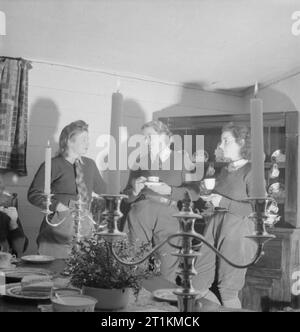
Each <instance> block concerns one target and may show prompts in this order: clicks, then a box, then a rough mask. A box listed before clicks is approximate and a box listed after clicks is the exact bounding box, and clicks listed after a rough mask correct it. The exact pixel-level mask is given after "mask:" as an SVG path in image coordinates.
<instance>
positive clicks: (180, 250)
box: [98, 192, 275, 312]
mask: <svg viewBox="0 0 300 332" xmlns="http://www.w3.org/2000/svg"><path fill="white" fill-rule="evenodd" d="M102 197H103V198H104V199H105V202H106V204H105V211H104V212H103V216H104V218H105V220H106V223H107V228H106V229H105V230H104V231H101V232H99V233H98V234H99V235H101V236H102V237H103V238H104V240H105V241H107V242H108V243H109V246H110V251H111V254H112V255H113V257H114V258H115V259H116V260H117V261H118V262H120V263H121V264H125V265H138V264H141V263H143V262H144V261H145V260H147V259H148V258H149V257H150V256H151V255H152V254H153V253H154V252H156V251H157V250H158V249H159V248H161V247H162V246H163V245H165V244H167V243H168V244H169V245H170V246H171V247H173V248H175V249H177V252H175V253H173V254H172V255H174V256H176V257H178V260H179V264H178V271H177V274H178V275H180V276H181V279H182V287H181V288H178V289H176V291H174V293H175V294H176V295H177V297H178V308H179V311H180V312H193V311H195V309H196V299H197V296H198V295H199V291H197V290H195V289H194V288H193V285H192V278H193V276H195V275H196V274H197V271H196V270H195V259H196V257H197V256H199V255H200V253H199V250H198V249H199V247H200V246H201V245H203V244H205V245H206V246H208V247H209V248H210V249H211V250H212V251H214V252H215V254H216V255H217V256H219V257H220V258H221V259H223V260H225V261H226V262H227V263H228V264H230V265H231V266H233V267H235V268H238V269H244V268H247V267H249V266H251V265H253V264H255V263H256V262H257V261H258V260H259V259H260V257H261V256H262V255H263V247H264V244H265V243H266V242H267V241H269V240H271V239H273V238H274V237H275V236H274V235H271V234H269V233H268V232H267V231H266V228H265V221H266V219H267V215H266V213H265V201H266V200H267V198H250V199H249V201H250V202H251V203H252V204H253V206H254V212H253V213H252V214H251V215H250V218H252V220H253V221H254V223H255V231H254V233H253V235H250V236H247V238H249V239H251V240H253V241H255V243H256V244H257V250H256V254H255V256H254V258H253V259H252V261H251V262H249V263H247V264H244V265H239V264H236V263H234V262H231V261H230V260H229V259H228V258H227V257H225V256H224V255H222V254H221V253H220V252H219V251H218V250H217V249H216V248H215V247H214V246H213V245H212V244H211V243H209V242H208V241H207V240H206V239H205V237H203V236H202V235H201V234H199V233H197V232H196V231H195V230H194V223H195V220H196V219H201V218H202V216H201V214H198V213H197V214H196V213H194V212H193V210H192V201H191V198H190V196H189V193H188V192H186V194H185V198H184V200H183V207H182V210H181V211H180V212H178V213H177V214H175V215H174V217H176V218H177V220H178V222H179V230H178V232H177V233H175V234H171V235H170V236H168V237H167V238H166V239H164V240H163V241H162V242H161V243H159V244H158V245H156V246H155V247H154V248H153V249H152V250H151V251H150V252H149V253H148V254H147V255H146V256H145V257H144V258H143V259H141V260H138V261H135V262H126V261H123V260H122V259H120V258H119V257H118V256H117V255H116V253H115V251H114V246H113V243H114V241H117V240H120V239H121V238H123V237H124V236H126V234H125V233H123V232H120V231H119V230H118V220H119V219H120V218H121V217H122V213H121V211H120V204H121V201H122V199H123V198H125V197H126V196H125V195H102ZM178 238H180V239H181V243H180V245H178V244H175V243H174V242H173V241H174V239H178ZM193 239H197V240H198V241H199V243H198V244H196V245H193V244H192V240H193Z"/></svg>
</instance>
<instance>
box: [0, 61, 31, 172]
mask: <svg viewBox="0 0 300 332" xmlns="http://www.w3.org/2000/svg"><path fill="white" fill-rule="evenodd" d="M30 68H31V65H30V62H28V61H26V60H24V59H20V58H18V59H14V58H8V57H0V169H2V170H7V171H13V172H15V173H18V174H19V175H27V168H26V147H27V130H28V129H27V117H28V70H29V69H30Z"/></svg>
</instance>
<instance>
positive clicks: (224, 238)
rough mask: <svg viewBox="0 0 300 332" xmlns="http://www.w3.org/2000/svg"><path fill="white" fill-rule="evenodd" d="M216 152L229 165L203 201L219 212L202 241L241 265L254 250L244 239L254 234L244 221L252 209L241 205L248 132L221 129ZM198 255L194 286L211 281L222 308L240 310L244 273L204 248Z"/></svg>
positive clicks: (246, 185)
mask: <svg viewBox="0 0 300 332" xmlns="http://www.w3.org/2000/svg"><path fill="white" fill-rule="evenodd" d="M219 149H221V150H222V152H223V156H224V159H225V160H227V161H229V163H228V166H227V167H225V168H223V169H222V170H221V172H220V174H219V176H218V177H217V179H216V185H215V188H214V189H213V191H212V193H211V194H210V195H208V196H204V199H205V200H206V201H207V202H209V203H210V204H211V205H213V207H215V208H220V209H221V210H220V211H223V212H216V213H213V214H212V215H211V216H210V217H209V218H208V226H207V229H206V231H205V238H206V240H208V241H209V242H210V243H212V244H213V245H214V246H215V247H216V248H217V249H218V250H219V251H220V252H221V253H222V254H223V255H224V256H225V257H227V258H228V259H229V260H231V261H233V262H234V263H236V264H245V263H246V262H249V261H250V260H251V258H252V257H253V255H254V252H255V248H256V246H255V244H254V243H253V242H251V240H249V239H246V238H245V236H247V235H250V234H252V233H253V230H254V224H253V222H252V220H250V219H249V218H248V217H249V215H250V214H251V213H252V212H253V209H252V205H251V204H250V203H248V202H245V201H243V200H244V199H246V198H247V197H249V196H250V192H251V188H250V185H251V165H250V163H249V158H250V132H249V129H248V128H247V127H244V126H237V125H234V124H233V123H229V124H228V125H226V126H224V127H223V128H222V136H221V143H220V145H219ZM222 208H223V210H222ZM200 252H201V254H202V255H201V256H200V258H199V259H198V261H197V267H196V269H197V272H198V275H197V276H196V277H195V280H194V286H195V287H196V288H198V289H201V290H202V291H205V290H208V289H209V288H210V287H211V286H212V284H213V282H214V281H215V284H216V287H217V291H218V293H219V294H218V295H219V297H220V299H221V302H222V304H223V305H224V306H227V307H233V308H240V307H241V303H240V300H239V298H238V293H239V291H240V290H241V289H242V287H243V285H244V282H245V274H246V269H236V268H234V267H232V266H230V265H229V264H227V263H226V262H225V261H224V260H222V259H219V258H218V257H216V255H215V254H214V252H213V251H212V250H211V249H209V248H208V247H207V246H205V245H203V246H202V248H201V250H200Z"/></svg>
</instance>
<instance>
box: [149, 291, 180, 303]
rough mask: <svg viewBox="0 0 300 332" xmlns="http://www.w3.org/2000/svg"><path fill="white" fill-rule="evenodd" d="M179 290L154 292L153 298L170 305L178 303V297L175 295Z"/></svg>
mask: <svg viewBox="0 0 300 332" xmlns="http://www.w3.org/2000/svg"><path fill="white" fill-rule="evenodd" d="M177 289H178V288H166V289H157V290H155V291H153V292H152V295H153V297H154V298H155V299H156V300H159V301H167V302H170V303H174V302H177V295H175V294H174V291H176V290H177Z"/></svg>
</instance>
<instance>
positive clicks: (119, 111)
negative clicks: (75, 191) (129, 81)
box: [107, 91, 123, 195]
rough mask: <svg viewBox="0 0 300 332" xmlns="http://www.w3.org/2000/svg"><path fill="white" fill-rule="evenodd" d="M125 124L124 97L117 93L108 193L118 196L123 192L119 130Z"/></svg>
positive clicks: (115, 96) (112, 122)
mask: <svg viewBox="0 0 300 332" xmlns="http://www.w3.org/2000/svg"><path fill="white" fill-rule="evenodd" d="M122 122H123V95H122V94H121V93H120V92H119V91H117V92H115V93H113V94H112V104H111V124H110V135H111V138H112V139H114V141H115V143H116V144H110V147H109V155H108V160H109V172H108V183H107V193H108V194H112V195H117V194H119V193H120V191H121V184H120V181H121V173H120V169H119V151H120V147H119V128H120V127H121V126H122Z"/></svg>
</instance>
